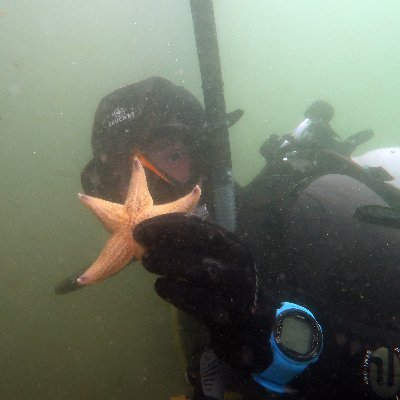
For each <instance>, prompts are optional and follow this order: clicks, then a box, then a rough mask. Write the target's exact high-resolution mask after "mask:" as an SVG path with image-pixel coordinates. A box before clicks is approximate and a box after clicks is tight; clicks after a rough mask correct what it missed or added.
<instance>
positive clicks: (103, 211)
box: [78, 193, 129, 232]
mask: <svg viewBox="0 0 400 400" xmlns="http://www.w3.org/2000/svg"><path fill="white" fill-rule="evenodd" d="M78 197H79V200H80V201H81V202H82V203H83V204H84V205H85V206H86V207H87V208H89V209H90V210H91V211H92V212H93V214H94V215H96V217H97V218H98V219H99V220H100V222H101V223H102V224H103V225H104V226H105V227H106V228H107V230H109V231H111V232H113V231H115V230H116V229H117V228H118V227H119V226H121V224H122V223H124V221H126V223H128V219H129V217H128V214H127V212H126V210H125V208H124V206H123V205H122V204H117V203H112V202H110V201H107V200H103V199H99V198H97V197H91V196H87V195H85V194H81V193H79V194H78Z"/></svg>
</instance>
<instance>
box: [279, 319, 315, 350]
mask: <svg viewBox="0 0 400 400" xmlns="http://www.w3.org/2000/svg"><path fill="white" fill-rule="evenodd" d="M312 336H313V333H312V327H311V326H310V323H309V321H307V320H304V319H301V318H298V317H297V316H294V315H287V316H286V317H285V318H284V319H283V321H282V330H281V337H280V342H281V343H282V345H283V346H285V347H286V348H287V349H288V350H290V351H295V352H296V353H299V354H303V355H305V354H308V353H309V352H310V351H311V346H312Z"/></svg>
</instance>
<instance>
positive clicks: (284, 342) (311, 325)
mask: <svg viewBox="0 0 400 400" xmlns="http://www.w3.org/2000/svg"><path fill="white" fill-rule="evenodd" d="M269 341H270V345H271V351H272V355H273V361H272V363H271V364H270V365H269V366H268V368H267V369H266V370H265V371H263V372H260V373H255V374H253V379H254V380H255V381H256V382H257V383H259V384H260V385H262V386H263V387H264V388H265V389H267V390H270V391H273V392H276V393H284V392H285V391H286V388H285V385H286V384H287V383H289V382H290V381H291V380H292V379H293V378H294V377H296V376H297V375H299V374H300V373H301V372H303V371H304V370H305V369H306V368H307V367H308V366H309V365H310V364H312V363H315V362H316V361H317V360H318V357H319V355H320V354H321V350H322V345H323V334H322V328H321V325H320V324H319V323H318V321H317V320H316V319H315V317H314V315H313V314H312V313H311V311H309V310H308V309H307V308H305V307H302V306H299V305H298V304H294V303H287V302H285V303H282V306H281V307H280V308H278V309H277V310H276V320H275V324H274V327H273V330H272V332H271V336H270V338H269Z"/></svg>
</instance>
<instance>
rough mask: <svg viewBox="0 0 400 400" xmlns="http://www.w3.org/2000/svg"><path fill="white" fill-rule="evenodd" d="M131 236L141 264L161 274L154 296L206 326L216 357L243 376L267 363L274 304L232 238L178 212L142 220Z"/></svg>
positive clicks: (242, 248)
mask: <svg viewBox="0 0 400 400" xmlns="http://www.w3.org/2000/svg"><path fill="white" fill-rule="evenodd" d="M133 235H134V238H135V239H136V240H137V241H138V242H139V243H141V244H142V245H143V246H144V247H145V248H146V249H147V251H146V253H145V255H144V257H143V259H142V263H143V266H144V267H145V268H146V269H147V270H148V271H150V272H153V273H155V274H158V275H161V277H160V278H158V279H157V280H156V283H155V290H156V292H157V293H158V295H159V296H161V297H162V298H163V299H165V300H167V301H168V302H170V303H171V304H173V305H174V306H176V307H178V308H179V309H181V310H183V311H184V312H186V313H188V314H190V315H192V316H193V317H195V318H197V319H198V320H200V321H201V322H203V323H204V324H205V326H206V327H207V328H208V329H209V332H210V338H211V343H210V346H211V347H212V349H213V350H214V352H215V353H216V354H217V356H218V357H220V358H222V359H224V360H226V361H227V362H228V363H229V364H230V365H232V366H234V367H236V368H242V369H243V370H244V371H247V372H253V371H256V370H262V369H264V368H265V367H266V366H267V365H268V364H269V363H270V362H271V357H272V356H271V353H270V350H269V346H268V337H269V334H270V332H271V326H272V324H273V321H274V310H275V309H276V304H266V302H265V301H264V296H263V295H262V292H261V291H260V288H259V284H258V275H257V269H256V266H255V264H254V261H253V257H252V255H251V254H250V252H249V250H248V249H247V248H246V247H245V246H244V245H243V244H242V243H241V242H240V240H239V239H238V238H237V236H236V235H234V234H232V233H230V232H228V231H226V230H225V229H223V228H221V227H220V226H218V225H216V224H214V223H211V222H209V221H204V220H202V219H200V218H198V217H196V216H194V215H184V214H180V213H178V214H166V215H162V216H159V217H155V218H152V219H149V220H146V221H144V222H142V223H141V224H139V225H138V226H137V228H136V229H135V230H134V232H133ZM268 303H270V302H268Z"/></svg>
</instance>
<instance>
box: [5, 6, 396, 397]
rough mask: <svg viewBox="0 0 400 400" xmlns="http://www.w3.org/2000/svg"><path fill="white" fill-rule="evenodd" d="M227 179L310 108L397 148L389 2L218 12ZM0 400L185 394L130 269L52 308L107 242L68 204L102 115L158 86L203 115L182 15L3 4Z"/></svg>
mask: <svg viewBox="0 0 400 400" xmlns="http://www.w3.org/2000/svg"><path fill="white" fill-rule="evenodd" d="M214 7H215V13H216V22H217V30H218V38H219V46H220V56H221V63H222V69H223V78H224V82H225V96H226V103H227V108H228V111H233V110H234V109H236V108H242V109H244V110H245V115H244V117H243V118H242V119H241V120H240V122H239V123H238V124H237V125H235V126H234V127H233V128H232V129H231V145H232V157H233V168H234V175H235V179H236V180H237V181H238V182H239V183H240V184H245V183H247V182H249V180H250V179H251V178H252V177H253V176H254V175H255V174H256V173H257V171H258V170H259V169H260V168H261V167H262V166H263V160H262V157H261V156H260V155H259V153H258V149H259V147H260V145H261V144H262V143H263V141H264V140H265V138H266V137H267V136H268V135H269V134H271V133H278V134H283V133H288V132H290V131H291V130H292V129H293V128H294V127H295V126H296V125H297V124H298V123H299V122H300V121H301V120H302V119H303V111H304V110H305V109H306V108H307V106H308V105H309V104H310V103H312V102H313V101H314V100H316V99H325V100H327V101H329V102H330V103H331V104H332V105H333V106H334V107H335V112H336V116H335V118H334V120H333V122H332V126H333V128H334V129H336V131H337V132H338V133H339V134H340V135H341V136H342V137H343V138H345V137H347V136H349V135H350V134H353V133H355V132H357V131H360V130H362V129H365V128H371V129H373V130H374V131H375V137H374V138H373V139H372V140H370V141H369V142H368V143H366V144H365V145H363V146H362V148H360V149H359V150H358V152H359V153H360V152H364V151H366V150H368V149H372V148H377V147H385V146H400V135H399V132H400V118H399V110H400V92H399V87H400V75H399V71H400V56H399V44H398V38H399V37H400V24H398V21H399V20H400V2H399V1H398V0H381V1H379V2H378V1H375V0H350V1H349V0H327V1H324V2H322V1H320V0H302V1H296V0H270V1H269V0H268V1H267V0H248V1H246V2H244V1H239V0H215V2H214ZM0 37H1V41H0V71H1V73H0V91H1V96H0V182H1V196H0V215H1V219H0V235H1V241H0V399H2V400H19V399H29V400H36V399H38V400H39V399H40V400H46V399H59V400H62V399H96V400H102V399H107V400H110V399H141V400H147V399H149V400H150V399H151V400H154V399H168V398H169V397H170V396H171V395H179V394H182V393H183V392H184V391H185V389H186V383H185V380H184V374H183V370H182V368H181V364H180V360H179V356H178V352H177V344H176V340H175V339H174V335H173V330H172V328H171V308H170V307H169V306H168V305H167V304H165V303H164V302H163V301H162V300H160V299H158V298H157V296H156V295H155V294H154V292H153V281H154V277H153V276H150V274H148V273H146V272H145V271H144V270H143V269H142V268H141V267H140V265H134V266H132V265H131V266H129V267H127V268H126V269H125V270H124V271H123V272H122V273H121V274H119V275H117V276H115V277H114V278H112V279H109V280H107V281H105V282H102V283H100V284H98V285H95V286H93V287H89V288H86V289H84V290H81V291H77V292H75V293H71V294H69V295H65V296H57V295H56V294H55V293H54V286H55V285H56V284H57V283H59V282H60V281H61V280H63V279H64V278H65V277H67V276H70V275H73V274H74V273H76V272H78V271H80V270H83V269H84V268H85V267H87V266H88V265H89V264H90V263H91V262H92V261H93V260H94V259H95V258H96V257H97V255H98V253H99V251H100V249H101V248H102V247H103V245H104V243H105V241H106V238H107V233H106V232H105V230H104V229H103V227H102V226H101V224H100V223H99V222H98V221H97V220H96V219H95V218H94V217H93V215H91V214H90V213H89V212H88V211H87V210H86V209H85V208H84V207H83V206H82V205H81V204H80V202H79V201H78V199H77V193H78V192H79V191H81V190H82V189H81V185H80V171H81V169H82V168H83V166H84V165H85V164H86V162H87V161H88V160H89V159H90V158H91V148H90V134H91V124H92V120H93V115H94V112H95V110H96V107H97V104H98V102H99V100H100V99H101V98H102V97H103V96H104V95H106V94H107V93H108V92H110V91H112V90H114V89H116V88H118V87H120V86H123V85H125V84H128V83H130V82H133V81H137V80H140V79H144V78H147V77H149V76H151V75H160V76H163V77H165V78H167V79H170V80H171V81H173V82H174V83H176V84H181V85H183V86H185V87H186V88H188V89H189V90H191V91H192V92H193V93H194V94H196V96H197V97H198V98H199V99H200V100H201V99H202V91H201V81H200V73H199V68H198V61H197V53H196V47H195V42H194V34H193V27H192V20H191V14H190V7H189V1H188V0H161V1H160V0H146V1H144V0H140V1H135V0H131V1H118V0H103V1H101V2H97V1H94V0H86V1H84V2H79V1H75V0H70V1H68V2H65V1H58V0H37V1H32V0H3V1H1V2H0Z"/></svg>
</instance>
